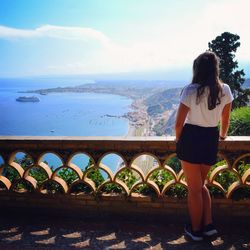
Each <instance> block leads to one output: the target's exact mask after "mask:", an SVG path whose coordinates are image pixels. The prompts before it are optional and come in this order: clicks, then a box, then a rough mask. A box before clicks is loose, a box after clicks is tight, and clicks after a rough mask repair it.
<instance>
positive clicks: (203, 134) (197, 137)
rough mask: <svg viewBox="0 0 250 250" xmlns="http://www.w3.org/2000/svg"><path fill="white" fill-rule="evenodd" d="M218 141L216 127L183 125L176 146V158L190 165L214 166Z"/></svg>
mask: <svg viewBox="0 0 250 250" xmlns="http://www.w3.org/2000/svg"><path fill="white" fill-rule="evenodd" d="M218 141H219V131H218V128H217V127H200V126H197V125H192V124H185V125H184V127H183V130H182V132H181V136H180V138H179V140H178V142H177V145H176V153H177V157H178V158H179V159H180V160H183V161H187V162H190V163H195V164H206V165H214V164H215V163H216V162H217V153H218Z"/></svg>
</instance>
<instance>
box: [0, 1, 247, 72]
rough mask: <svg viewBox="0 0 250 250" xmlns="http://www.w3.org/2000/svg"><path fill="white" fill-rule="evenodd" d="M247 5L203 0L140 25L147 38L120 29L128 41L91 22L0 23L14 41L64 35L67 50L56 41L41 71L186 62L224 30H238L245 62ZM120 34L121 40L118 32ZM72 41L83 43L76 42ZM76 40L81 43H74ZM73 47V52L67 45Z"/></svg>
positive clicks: (134, 68) (138, 67) (139, 67)
mask: <svg viewBox="0 0 250 250" xmlns="http://www.w3.org/2000/svg"><path fill="white" fill-rule="evenodd" d="M249 9H250V1H249V0H237V1H235V0H216V1H215V0H214V1H206V4H204V5H203V7H202V8H200V12H197V13H195V15H194V13H193V12H192V11H187V12H186V13H185V16H183V18H180V16H179V17H176V19H173V20H169V19H168V18H167V17H166V20H164V21H163V20H161V22H159V23H157V22H155V23H154V25H155V27H153V24H152V25H151V26H150V27H147V26H146V27H142V30H144V31H145V30H146V29H147V28H148V30H147V32H148V33H147V34H148V36H147V37H146V39H145V33H144V34H143V35H142V36H141V37H140V36H137V38H135V37H132V36H131V37H129V36H130V33H129V32H127V33H125V34H122V35H123V36H124V37H125V36H128V37H129V39H128V41H130V42H127V44H126V45H124V44H122V43H121V42H117V41H115V40H114V38H113V36H112V35H113V33H112V32H109V34H110V35H109V36H108V35H106V34H105V33H104V32H101V31H99V30H96V29H92V28H86V27H65V26H54V25H44V26H41V27H38V28H36V29H30V30H28V29H14V28H11V27H6V26H0V38H4V39H12V40H13V39H14V40H17V42H18V40H19V39H31V38H32V39H37V40H39V38H54V39H58V43H60V39H64V40H66V41H67V49H66V50H67V51H69V52H68V53H67V56H66V55H65V57H64V54H65V50H63V47H61V46H59V47H60V49H61V50H62V51H61V55H62V56H60V61H59V60H56V57H57V55H56V54H55V55H54V56H51V58H54V59H52V60H51V61H50V62H48V63H46V64H45V65H44V67H43V69H41V70H43V71H44V72H43V73H44V74H46V73H58V74H60V73H65V74H66V73H71V74H76V73H82V74H84V73H107V72H126V71H139V70H152V69H174V68H182V67H187V66H190V65H191V64H192V61H193V59H194V58H195V57H196V56H197V55H198V54H200V53H201V52H203V51H205V50H206V49H207V48H208V42H209V41H211V40H212V39H214V38H215V37H216V36H217V35H220V34H221V33H222V32H225V31H229V32H231V33H236V34H238V35H240V37H241V39H240V41H241V46H240V48H239V49H238V51H237V53H236V55H237V60H238V61H240V62H242V61H243V62H249V61H250V32H249V28H248V25H247V24H248V21H247V18H248V11H249ZM147 23H148V22H147ZM128 30H129V29H128ZM142 33H143V32H142ZM150 34H154V35H150ZM114 37H116V36H114ZM118 39H119V41H122V40H123V39H122V37H119V38H118ZM75 41H80V42H81V41H82V42H83V43H77V44H76V43H74V42H75ZM96 42H97V43H98V44H99V45H100V46H98V49H97V47H96V46H95V43H96ZM83 44H84V45H83ZM39 46H42V45H41V44H39ZM47 46H50V45H49V44H47ZM65 46H66V45H65ZM74 46H79V47H77V48H76V49H75V47H74ZM72 47H74V53H73V52H72V53H71V50H70V49H69V48H72ZM86 48H87V49H86ZM38 49H39V48H38ZM52 53H53V51H52ZM73 54H74V56H73ZM76 54H77V55H78V54H79V55H81V54H83V55H84V56H82V57H81V56H76ZM53 60H54V61H53Z"/></svg>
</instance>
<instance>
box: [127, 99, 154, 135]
mask: <svg viewBox="0 0 250 250" xmlns="http://www.w3.org/2000/svg"><path fill="white" fill-rule="evenodd" d="M131 109H132V110H131V111H130V112H128V113H126V114H125V115H124V117H125V118H127V119H128V121H129V123H128V132H127V134H126V135H125V136H148V135H150V127H149V121H150V116H149V115H148V113H147V106H145V104H144V100H143V99H137V100H134V101H133V102H132V104H131Z"/></svg>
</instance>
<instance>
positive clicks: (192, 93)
mask: <svg viewBox="0 0 250 250" xmlns="http://www.w3.org/2000/svg"><path fill="white" fill-rule="evenodd" d="M199 86H200V85H199V84H197V83H192V84H189V85H187V86H186V87H184V89H183V91H182V94H181V99H180V102H181V103H183V104H185V105H186V106H187V107H189V108H190V110H189V112H188V114H187V117H186V121H185V123H189V124H193V125H198V126H201V127H216V126H218V123H219V121H220V118H221V113H222V110H223V108H224V106H225V105H226V104H228V103H230V102H232V101H233V99H234V98H233V95H232V92H231V90H230V87H229V86H228V85H227V84H225V83H224V84H222V97H221V103H220V104H219V105H217V106H216V107H215V108H214V109H213V110H209V109H208V94H209V87H206V88H205V90H204V93H203V95H202V96H201V97H200V102H199V103H198V104H197V103H196V94H197V89H198V87H199Z"/></svg>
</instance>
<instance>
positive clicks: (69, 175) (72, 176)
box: [58, 168, 78, 186]
mask: <svg viewBox="0 0 250 250" xmlns="http://www.w3.org/2000/svg"><path fill="white" fill-rule="evenodd" d="M58 176H59V177H61V178H62V179H64V180H65V181H66V183H67V184H68V186H70V185H71V184H72V183H73V182H74V181H75V180H76V179H77V178H78V176H77V174H76V172H75V171H73V170H71V169H68V168H63V169H62V170H61V171H59V173H58Z"/></svg>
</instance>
